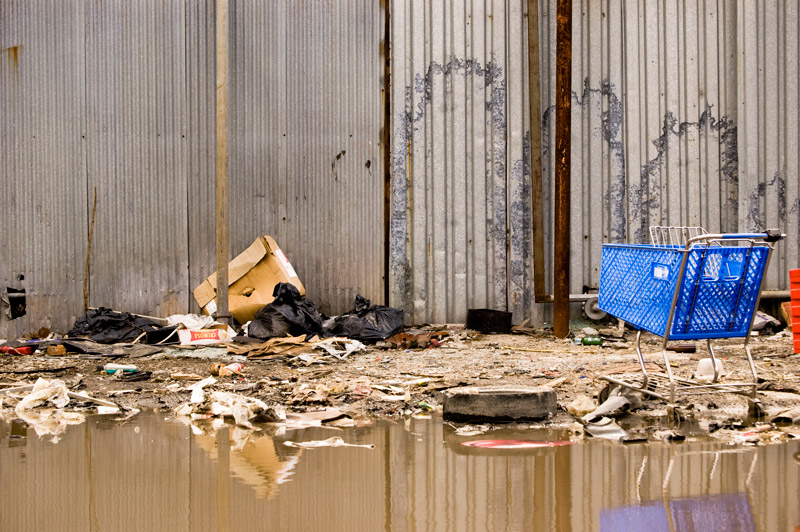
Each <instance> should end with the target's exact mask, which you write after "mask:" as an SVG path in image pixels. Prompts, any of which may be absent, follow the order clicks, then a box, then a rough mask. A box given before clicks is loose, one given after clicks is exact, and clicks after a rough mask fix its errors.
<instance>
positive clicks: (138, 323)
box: [67, 307, 161, 344]
mask: <svg viewBox="0 0 800 532" xmlns="http://www.w3.org/2000/svg"><path fill="white" fill-rule="evenodd" d="M160 327H161V325H160V324H159V323H158V322H157V321H155V320H151V319H150V318H145V317H144V316H137V315H136V314H129V313H128V312H116V311H114V310H110V309H107V308H103V307H100V308H96V309H91V310H87V311H86V312H84V313H83V315H82V316H81V317H79V318H78V319H77V320H75V325H73V326H72V329H70V330H69V332H68V333H67V336H70V337H73V338H74V337H76V336H88V337H89V339H90V340H91V341H93V342H97V343H100V344H117V343H129V342H132V341H134V340H135V339H136V338H138V337H139V336H141V335H142V333H148V332H152V331H155V330H157V329H159V328H160ZM143 339H144V337H143Z"/></svg>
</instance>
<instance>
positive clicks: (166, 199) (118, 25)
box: [85, 0, 190, 316]
mask: <svg viewBox="0 0 800 532" xmlns="http://www.w3.org/2000/svg"><path fill="white" fill-rule="evenodd" d="M85 8H86V47H85V49H86V142H87V146H88V155H87V178H88V184H87V186H86V188H87V190H88V191H93V189H94V188H95V187H96V188H97V218H96V222H95V228H94V239H93V243H92V276H91V296H90V299H89V304H90V305H92V306H106V307H112V308H117V309H121V310H126V311H130V312H141V313H147V314H153V315H161V316H166V315H170V314H174V313H176V312H181V311H185V309H186V307H187V304H188V301H189V297H190V292H189V287H188V284H189V283H188V269H189V268H188V261H187V256H188V252H187V236H188V231H187V220H188V216H187V207H186V205H187V200H188V194H187V171H186V139H185V136H186V123H187V120H186V114H187V113H186V107H187V104H186V93H187V91H186V88H187V84H186V65H185V47H186V31H185V24H186V12H185V4H184V2H183V1H180V0H172V1H169V2H161V1H143V2H122V3H111V2H102V3H97V2H90V3H86V5H85Z"/></svg>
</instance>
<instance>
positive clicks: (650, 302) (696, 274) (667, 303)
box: [599, 227, 784, 403]
mask: <svg viewBox="0 0 800 532" xmlns="http://www.w3.org/2000/svg"><path fill="white" fill-rule="evenodd" d="M783 236H784V235H782V234H781V233H780V231H776V230H768V231H767V232H765V233H729V234H709V233H707V232H706V231H705V230H704V229H703V228H701V227H651V228H650V241H651V243H650V244H604V245H603V251H602V261H601V266H600V290H599V292H600V293H599V307H600V309H601V310H604V311H605V312H607V313H608V314H610V315H612V316H615V317H617V318H619V319H621V320H624V321H626V322H628V323H630V324H632V325H634V326H635V327H636V328H637V329H639V331H638V332H637V335H636V353H637V355H638V357H639V363H640V365H641V374H638V373H637V374H636V375H635V376H630V375H626V376H621V377H615V376H605V377H603V378H604V379H605V380H607V381H609V382H613V383H616V384H620V385H622V386H626V387H628V388H632V389H636V390H640V391H642V392H644V393H647V394H649V395H652V396H655V397H658V398H661V399H664V400H666V399H667V396H665V395H664V394H663V392H661V391H660V388H659V387H660V386H667V387H668V389H669V395H668V398H669V401H670V402H671V403H674V402H675V398H676V395H677V393H679V392H680V393H682V394H686V393H709V392H716V391H738V392H745V391H748V390H749V394H750V396H751V397H753V398H754V399H755V395H756V386H757V381H758V376H757V374H756V367H755V364H754V363H753V357H752V355H751V353H750V348H749V345H748V342H749V339H750V329H751V327H752V325H753V317H754V316H755V310H756V309H757V308H758V302H759V298H760V296H761V285H762V281H763V278H764V272H765V271H766V269H767V266H768V265H769V258H770V253H771V251H772V242H776V241H778V240H780V239H781V238H783ZM643 330H644V331H649V332H651V333H653V334H656V335H658V336H661V337H663V339H664V341H663V344H662V353H663V357H664V365H665V368H666V375H661V374H649V373H648V372H647V368H646V367H645V362H644V357H643V355H642V350H641V334H642V331H643ZM736 337H744V338H745V340H744V349H745V353H746V354H747V360H748V362H749V364H750V370H751V371H752V374H753V380H752V382H744V383H742V382H737V383H733V382H731V383H721V382H719V374H718V366H717V361H716V357H715V354H714V350H713V348H712V346H711V340H712V339H715V338H736ZM702 339H705V340H706V342H707V345H708V352H709V356H710V358H711V362H712V366H713V368H714V377H713V379H712V380H711V382H710V383H709V384H698V383H697V382H694V381H688V380H683V379H677V378H676V377H675V376H674V375H673V373H672V369H671V367H670V363H669V355H668V354H667V342H669V341H670V340H702Z"/></svg>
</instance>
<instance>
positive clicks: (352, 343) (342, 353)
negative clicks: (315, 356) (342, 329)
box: [314, 337, 367, 360]
mask: <svg viewBox="0 0 800 532" xmlns="http://www.w3.org/2000/svg"><path fill="white" fill-rule="evenodd" d="M314 348H315V349H323V350H325V351H326V352H327V353H328V354H329V355H332V356H335V357H336V358H338V359H340V360H342V359H344V358H347V357H348V356H349V355H350V354H351V353H355V352H358V351H366V350H367V346H365V345H364V344H362V343H361V342H359V341H358V340H351V339H349V338H339V337H334V338H327V339H325V340H321V341H319V342H314Z"/></svg>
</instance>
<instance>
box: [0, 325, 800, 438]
mask: <svg viewBox="0 0 800 532" xmlns="http://www.w3.org/2000/svg"><path fill="white" fill-rule="evenodd" d="M425 331H427V332H431V331H437V332H442V337H441V340H440V341H439V342H434V344H438V345H436V346H435V347H432V346H429V347H427V348H413V349H412V348H409V349H402V348H400V349H398V348H390V349H387V348H382V347H376V346H368V347H367V348H366V350H365V351H362V352H356V353H352V354H350V355H348V356H347V357H346V358H344V359H342V360H339V359H336V358H333V357H315V358H314V359H309V358H308V357H307V358H306V360H302V359H298V358H294V357H288V356H287V357H277V358H272V359H269V360H248V359H247V358H246V357H245V356H242V355H233V354H230V353H229V352H228V351H227V350H226V348H225V347H196V348H176V347H169V348H164V349H163V350H162V351H160V352H157V353H154V354H151V355H147V356H137V357H121V358H116V357H115V358H106V357H102V356H98V355H70V354H68V355H64V356H47V355H46V354H32V355H9V354H6V355H2V356H0V386H2V387H9V386H12V385H22V384H31V383H33V382H34V381H35V380H36V379H37V378H39V377H42V378H45V379H53V378H58V379H60V380H62V381H63V382H64V383H65V384H66V386H67V388H68V389H69V390H70V391H73V392H80V393H84V394H89V395H91V396H92V397H95V398H98V399H105V400H108V401H111V402H114V403H117V404H118V405H120V406H121V407H123V408H124V409H137V410H157V411H164V412H167V411H174V410H175V409H176V408H178V407H179V406H180V405H182V404H185V403H186V402H187V401H188V400H189V398H190V395H191V390H190V389H188V387H189V386H191V385H192V384H194V383H195V382H196V381H197V380H199V379H201V378H206V377H208V376H209V375H210V369H211V366H212V364H214V363H223V364H229V363H235V362H240V363H242V364H243V365H244V369H243V371H242V373H241V375H231V376H225V377H218V378H217V381H216V383H214V384H212V385H210V386H208V387H207V388H206V389H207V390H221V391H227V392H234V393H237V394H241V395H244V396H247V397H252V398H257V399H260V400H262V401H264V402H265V403H267V404H269V405H274V404H277V405H281V406H283V407H284V408H285V409H286V411H287V412H298V411H299V412H302V411H305V410H310V409H317V408H320V407H334V408H337V409H339V410H340V411H342V412H344V413H346V414H348V415H349V416H351V417H354V418H363V417H375V416H401V415H413V414H418V413H421V412H426V411H441V404H442V399H443V392H445V390H448V389H451V388H455V387H459V386H467V385H470V386H482V385H493V386H496V385H504V386H514V385H526V386H549V387H552V389H554V390H555V391H556V393H557V398H558V405H559V411H558V413H557V414H556V415H554V416H552V417H550V418H549V419H548V420H545V421H544V422H543V424H544V425H547V426H570V425H573V424H575V420H576V418H575V417H573V416H572V415H570V414H569V413H568V412H567V411H568V409H569V406H570V404H572V403H573V401H574V400H575V399H577V398H580V397H584V396H585V397H586V398H590V399H592V400H593V401H594V403H595V404H597V403H598V394H599V393H600V392H601V390H603V388H604V387H605V386H606V385H607V384H608V383H607V382H606V381H603V380H601V379H600V377H602V376H603V375H610V374H620V373H625V372H626V371H631V370H636V369H637V368H638V363H637V358H636V355H635V350H634V340H635V332H634V331H631V330H624V331H623V330H621V329H619V328H618V327H607V328H602V327H598V332H599V333H600V334H602V335H603V336H604V342H603V345H602V346H598V345H576V343H575V341H574V339H573V338H570V339H566V340H556V339H554V337H553V336H552V334H551V332H550V331H549V330H542V329H539V330H536V329H520V330H519V332H518V333H517V334H498V335H482V334H478V333H476V332H474V331H468V330H464V329H463V327H458V326H434V327H427V328H426V329H425ZM414 332H415V331H412V334H413V333H414ZM423 332H424V331H423ZM575 332H576V335H577V336H578V337H580V336H582V335H583V334H584V333H582V332H581V331H580V330H577V331H575ZM590 332H591V331H590ZM661 341H662V340H661V338H659V337H657V336H653V335H650V334H645V335H643V339H642V350H643V352H644V353H645V359H646V360H647V363H648V366H651V368H652V370H653V371H654V372H659V371H663V369H664V367H663V366H664V362H663V357H662V354H661ZM681 344H689V345H691V346H694V348H695V350H696V351H695V352H688V353H687V352H682V353H676V352H670V362H671V364H670V365H671V369H672V370H673V372H675V374H676V375H678V376H680V377H682V378H686V379H691V378H692V376H693V374H694V372H695V371H696V369H697V367H698V361H699V360H700V359H702V358H705V357H707V349H706V345H705V342H681ZM714 345H715V346H716V347H715V352H716V354H717V356H718V357H719V358H720V359H721V360H722V363H723V369H724V371H725V373H726V376H725V378H724V379H725V381H726V382H732V381H736V380H742V379H746V378H747V377H748V376H749V368H748V365H747V360H746V357H745V354H744V349H743V339H741V338H739V339H731V340H720V341H715V344H714ZM750 346H751V350H752V353H753V355H754V358H755V361H756V367H757V370H758V372H759V377H760V380H762V381H763V382H762V383H761V385H760V392H759V394H758V395H759V399H760V401H761V405H762V407H763V410H764V411H765V414H766V415H765V417H764V419H769V418H770V417H771V416H774V415H776V414H777V413H779V412H782V411H785V410H787V409H789V408H793V407H796V406H798V405H800V382H798V379H800V355H795V354H793V352H792V343H791V333H789V332H780V333H778V334H775V335H769V336H757V337H753V338H752V339H751V342H750ZM109 362H110V363H118V364H133V365H135V366H136V367H137V369H138V370H139V371H141V372H150V375H149V378H147V380H141V381H135V382H127V381H124V380H120V379H119V377H120V376H121V374H117V375H111V374H108V373H106V372H103V371H99V369H98V368H99V366H102V365H103V364H106V363H109ZM142 376H145V375H142ZM661 391H662V392H663V389H662V390H661ZM3 400H4V403H3V406H4V407H6V411H8V407H9V406H13V404H14V399H13V398H12V397H8V396H5V397H4V398H3ZM679 405H680V410H681V412H682V414H681V415H682V416H683V418H689V419H690V420H695V421H696V422H697V423H699V425H700V426H701V428H702V430H705V431H709V430H712V431H713V430H714V429H716V428H718V427H725V426H728V427H737V426H738V427H741V426H750V425H752V424H753V423H754V422H755V421H756V420H755V419H753V418H749V417H748V406H749V404H748V400H747V398H746V397H743V396H742V395H737V394H732V393H724V394H703V395H696V396H690V397H688V398H685V399H682V400H680V401H679ZM11 411H12V412H13V410H11ZM669 413H671V411H670V410H668V409H667V404H666V402H665V401H662V400H659V399H654V398H649V397H644V401H643V403H642V405H641V406H638V405H637V408H636V409H635V410H634V411H632V412H630V413H628V414H624V415H622V416H619V417H618V420H619V421H620V423H625V424H626V426H627V427H631V426H637V425H638V426H652V425H654V424H658V423H659V422H665V421H664V420H667V419H668V417H667V416H668V414H669ZM709 427H710V428H709Z"/></svg>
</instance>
